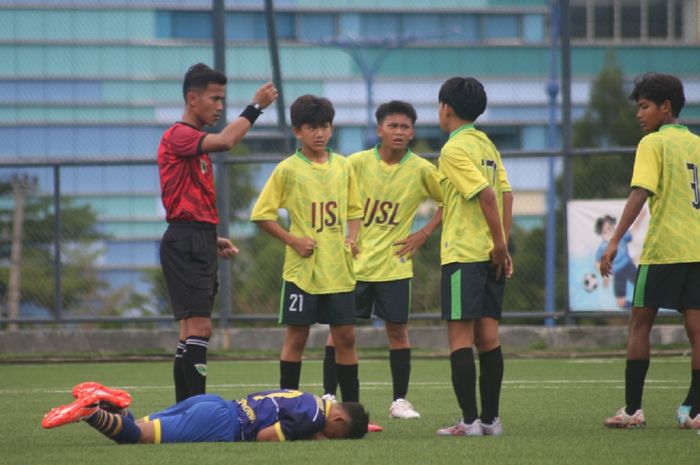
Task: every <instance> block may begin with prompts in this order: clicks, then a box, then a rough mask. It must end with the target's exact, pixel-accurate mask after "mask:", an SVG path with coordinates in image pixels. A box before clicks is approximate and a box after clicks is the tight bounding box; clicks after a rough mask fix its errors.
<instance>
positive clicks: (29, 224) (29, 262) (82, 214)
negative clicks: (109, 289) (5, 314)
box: [0, 179, 106, 314]
mask: <svg viewBox="0 0 700 465" xmlns="http://www.w3.org/2000/svg"><path fill="white" fill-rule="evenodd" d="M13 182H15V181H13V180H10V181H5V182H0V195H6V194H7V193H8V192H11V191H12V190H13V189H14V187H13ZM25 184H27V188H26V189H25V192H24V194H23V200H22V203H23V209H24V211H23V215H22V217H23V218H22V221H23V225H22V228H21V230H22V234H21V258H20V260H19V263H18V264H17V266H19V267H21V268H20V269H19V272H20V283H21V293H20V296H19V299H20V302H22V303H25V304H32V305H34V306H36V307H39V308H45V309H48V310H49V311H50V312H51V313H54V314H55V313H56V308H57V305H56V304H57V303H56V302H55V301H54V266H55V263H54V253H53V247H54V246H53V242H54V224H53V223H54V213H53V198H51V197H47V196H42V195H36V193H35V192H34V191H33V189H32V188H31V187H29V186H30V185H31V186H35V185H36V180H35V179H29V180H28V182H27V183H25ZM14 203H15V202H13V203H12V205H9V206H8V207H5V208H0V231H11V230H12V229H13V226H14V224H13V223H14V222H15V221H16V218H17V217H18V216H17V215H16V214H15V211H14V210H15V205H14ZM96 220H97V217H96V214H95V212H94V211H92V209H91V207H90V206H87V205H85V206H76V205H74V203H73V202H72V201H71V200H70V199H61V223H60V237H61V255H62V261H61V265H60V266H61V269H60V273H61V297H62V306H63V308H65V309H66V310H75V309H77V308H79V307H80V305H81V304H82V303H84V302H85V301H86V299H88V298H90V297H91V296H93V295H94V293H95V292H97V291H98V290H99V289H103V288H105V287H106V286H105V283H104V282H102V281H101V280H100V279H99V277H98V275H97V269H96V267H95V266H94V265H95V262H96V260H97V258H98V256H99V254H100V252H99V250H96V249H95V248H94V247H92V245H93V244H94V243H95V241H97V240H99V239H102V238H103V237H104V236H103V235H102V234H100V233H99V232H98V231H97V228H96ZM3 236H6V237H7V234H3ZM11 250H12V240H9V241H8V240H3V241H2V246H1V247H0V282H2V283H8V280H9V277H10V274H11V273H10V271H11V263H10V255H11Z"/></svg>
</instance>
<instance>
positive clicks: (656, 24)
mask: <svg viewBox="0 0 700 465" xmlns="http://www.w3.org/2000/svg"><path fill="white" fill-rule="evenodd" d="M648 18H649V20H648V21H649V22H648V24H649V37H659V38H665V37H667V36H668V8H667V5H666V1H665V0H664V1H659V0H652V1H650V2H649V16H648Z"/></svg>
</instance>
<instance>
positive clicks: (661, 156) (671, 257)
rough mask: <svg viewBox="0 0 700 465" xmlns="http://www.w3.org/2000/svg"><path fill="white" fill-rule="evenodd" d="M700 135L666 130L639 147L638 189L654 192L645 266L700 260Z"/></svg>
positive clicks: (636, 162)
mask: <svg viewBox="0 0 700 465" xmlns="http://www.w3.org/2000/svg"><path fill="white" fill-rule="evenodd" d="M698 170H700V137H698V136H696V135H695V134H693V133H692V132H690V131H689V130H688V128H687V127H685V126H681V125H679V124H668V125H664V126H661V128H659V130H658V131H656V132H653V133H651V134H648V135H646V136H644V138H643V139H642V140H641V141H640V142H639V145H638V146H637V154H636V155H635V159H634V171H633V174H632V182H631V186H632V187H640V188H643V189H646V190H647V191H649V194H650V196H649V200H648V202H649V211H650V213H651V216H650V218H649V229H648V230H647V234H646V237H645V238H644V246H643V247H642V255H641V257H640V259H639V263H640V264H641V265H653V264H664V263H689V262H700V187H699V186H698Z"/></svg>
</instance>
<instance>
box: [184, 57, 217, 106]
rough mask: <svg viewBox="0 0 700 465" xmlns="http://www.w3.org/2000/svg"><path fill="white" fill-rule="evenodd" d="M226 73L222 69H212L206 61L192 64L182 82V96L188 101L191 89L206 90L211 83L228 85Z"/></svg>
mask: <svg viewBox="0 0 700 465" xmlns="http://www.w3.org/2000/svg"><path fill="white" fill-rule="evenodd" d="M226 82H227V79H226V75H225V74H224V73H222V72H221V71H218V70H215V69H211V68H210V67H208V66H207V65H205V64H204V63H197V64H196V65H192V66H190V69H188V70H187V72H186V73H185V80H184V81H183V82H182V96H183V98H184V99H185V101H187V92H189V91H191V90H204V89H206V88H207V86H208V85H209V84H212V83H213V84H221V85H226Z"/></svg>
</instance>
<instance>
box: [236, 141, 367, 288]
mask: <svg viewBox="0 0 700 465" xmlns="http://www.w3.org/2000/svg"><path fill="white" fill-rule="evenodd" d="M281 208H283V209H285V210H287V213H288V215H289V219H290V226H289V232H290V234H292V235H294V236H297V237H310V238H312V239H314V240H315V241H316V249H315V250H314V253H313V254H311V256H309V257H302V256H301V255H299V254H298V253H297V252H296V251H295V250H294V249H293V248H292V247H290V246H287V247H286V249H285V254H284V269H283V272H282V277H283V279H284V280H285V281H290V282H293V283H294V284H296V285H297V286H298V287H299V288H301V289H302V290H304V291H305V292H307V293H309V294H334V293H338V292H349V291H352V290H354V289H355V273H354V270H353V257H352V252H351V251H350V248H349V247H348V246H346V245H345V238H346V234H347V221H348V220H352V219H360V218H362V204H361V203H360V197H359V195H358V191H357V183H356V181H355V174H354V173H353V170H352V167H351V166H350V162H349V161H348V160H347V159H346V158H344V157H342V156H339V155H338V154H335V153H333V152H332V151H330V150H329V155H328V160H327V161H326V162H325V163H314V162H312V161H311V160H309V159H308V158H306V157H305V156H304V155H303V154H302V153H301V151H299V150H297V152H296V153H295V154H293V155H291V156H290V157H288V158H286V159H284V160H283V161H281V162H280V163H279V164H278V165H277V166H276V167H275V169H274V171H273V172H272V174H271V175H270V178H269V179H268V180H267V183H266V184H265V187H264V188H263V190H262V192H261V193H260V197H259V198H258V200H257V202H256V203H255V206H254V207H253V212H252V213H251V216H250V219H251V221H267V220H269V221H277V218H278V211H279V209H281Z"/></svg>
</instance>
